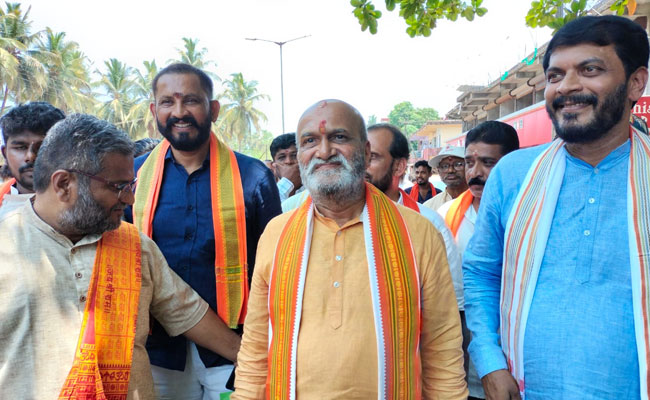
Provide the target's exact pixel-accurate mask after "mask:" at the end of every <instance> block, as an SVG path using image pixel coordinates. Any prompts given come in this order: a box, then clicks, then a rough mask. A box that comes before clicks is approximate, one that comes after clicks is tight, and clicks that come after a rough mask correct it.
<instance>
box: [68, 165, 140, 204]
mask: <svg viewBox="0 0 650 400" xmlns="http://www.w3.org/2000/svg"><path fill="white" fill-rule="evenodd" d="M66 171H68V172H74V173H77V174H81V175H83V176H87V177H88V178H90V179H93V180H96V181H97V182H102V183H105V184H106V185H108V186H109V187H111V188H112V189H113V190H115V191H116V192H117V198H118V200H119V199H121V198H122V193H123V192H124V191H128V192H130V193H132V194H133V193H135V192H134V190H135V183H136V182H137V181H138V178H137V177H136V178H135V179H134V180H132V181H131V182H126V183H115V182H111V181H109V180H107V179H105V178H102V177H101V176H97V175H91V174H89V173H87V172H83V171H80V170H78V169H66Z"/></svg>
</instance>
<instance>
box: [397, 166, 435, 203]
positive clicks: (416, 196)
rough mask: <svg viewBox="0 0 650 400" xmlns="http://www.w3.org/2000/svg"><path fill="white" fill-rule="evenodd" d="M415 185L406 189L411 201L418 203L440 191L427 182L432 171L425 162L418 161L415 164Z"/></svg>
mask: <svg viewBox="0 0 650 400" xmlns="http://www.w3.org/2000/svg"><path fill="white" fill-rule="evenodd" d="M414 167H415V184H414V185H413V187H410V188H406V190H405V191H406V194H408V195H409V196H410V197H411V198H412V199H413V200H415V201H417V202H418V203H424V202H425V201H427V200H429V199H430V198H432V197H433V196H435V195H436V194H437V193H439V192H440V191H439V190H438V189H436V188H435V186H433V184H432V183H431V182H429V178H431V175H432V171H431V167H430V166H429V164H428V163H427V162H426V161H425V160H419V161H417V162H416V163H415V165H414Z"/></svg>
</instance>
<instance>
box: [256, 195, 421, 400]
mask: <svg viewBox="0 0 650 400" xmlns="http://www.w3.org/2000/svg"><path fill="white" fill-rule="evenodd" d="M313 218H314V206H313V202H312V199H311V197H309V198H308V199H307V201H305V202H304V203H303V204H302V205H301V206H300V207H299V208H298V209H296V210H295V211H293V214H292V215H291V217H290V218H289V220H288V222H287V224H286V225H285V227H284V229H283V231H282V233H281V234H280V237H279V239H278V244H277V250H276V253H275V257H274V260H273V270H272V272H271V280H270V285H269V303H268V307H269V324H270V327H271V329H270V332H269V343H270V345H269V356H268V360H269V361H268V373H267V379H266V398H267V399H295V397H296V387H295V385H296V355H297V344H298V333H299V330H300V318H301V314H302V296H303V292H304V284H305V277H306V273H307V264H308V262H309V249H310V246H311V241H312V237H311V235H312V232H313V228H312V226H313ZM361 221H362V223H363V229H364V237H365V239H366V241H365V251H366V256H367V260H368V274H369V277H370V282H371V283H370V290H371V293H372V299H373V314H374V317H375V325H376V326H381V329H379V331H378V332H377V344H376V345H377V359H378V360H377V365H378V369H379V370H378V388H377V392H378V398H380V399H419V398H420V397H421V382H420V373H421V366H420V353H419V345H420V332H421V325H420V324H421V310H420V283H419V279H418V273H417V264H416V260H415V255H414V252H413V247H412V245H411V239H410V235H409V232H408V230H407V228H406V224H405V223H404V220H403V219H402V215H401V214H400V212H399V210H398V209H397V206H396V205H395V203H394V202H393V201H392V200H391V199H389V198H388V197H386V196H385V195H384V194H383V193H381V192H380V191H379V189H377V188H375V187H374V186H372V185H370V184H366V206H365V207H364V210H363V213H362V214H361Z"/></svg>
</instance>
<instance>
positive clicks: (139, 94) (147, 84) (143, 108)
mask: <svg viewBox="0 0 650 400" xmlns="http://www.w3.org/2000/svg"><path fill="white" fill-rule="evenodd" d="M143 65H144V72H141V71H140V70H136V71H135V80H134V87H133V95H134V103H133V106H132V107H131V109H130V110H129V114H128V116H127V118H128V120H129V121H130V123H131V125H132V128H131V131H132V132H134V138H142V137H155V136H157V135H156V132H157V131H156V126H155V122H154V118H153V115H151V112H150V111H149V104H151V103H153V101H154V99H153V90H152V87H151V84H152V82H153V79H154V78H155V77H156V74H157V73H158V66H157V65H156V60H151V61H144V62H143Z"/></svg>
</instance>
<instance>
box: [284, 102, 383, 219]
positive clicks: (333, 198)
mask: <svg viewBox="0 0 650 400" xmlns="http://www.w3.org/2000/svg"><path fill="white" fill-rule="evenodd" d="M296 144H297V145H298V166H299V168H300V177H301V178H302V183H303V185H305V186H306V187H307V189H308V190H309V193H310V194H311V195H312V198H313V199H314V204H316V205H317V206H318V205H319V204H322V203H323V202H328V203H329V204H330V206H331V207H346V206H347V205H349V204H350V203H351V202H355V201H358V200H359V199H361V198H362V197H363V195H364V188H365V186H364V185H363V181H364V176H365V170H366V167H367V161H368V160H369V159H370V144H369V143H368V138H367V134H366V125H365V123H364V122H363V118H361V114H359V111H357V110H356V109H355V108H354V107H352V106H351V105H349V104H348V103H345V102H343V101H340V100H323V101H319V102H318V103H316V104H314V105H312V106H311V107H309V108H308V109H307V111H305V112H304V113H303V114H302V116H301V117H300V121H298V129H297V131H296Z"/></svg>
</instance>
